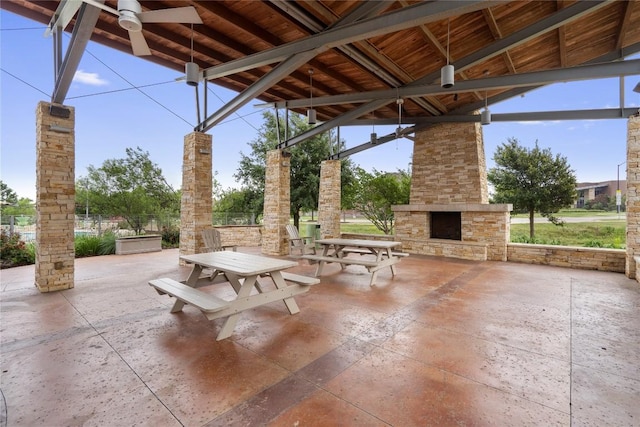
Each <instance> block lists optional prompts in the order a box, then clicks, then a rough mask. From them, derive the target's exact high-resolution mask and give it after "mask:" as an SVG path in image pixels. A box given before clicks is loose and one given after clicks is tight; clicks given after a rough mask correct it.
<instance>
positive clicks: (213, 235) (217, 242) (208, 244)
mask: <svg viewBox="0 0 640 427" xmlns="http://www.w3.org/2000/svg"><path fill="white" fill-rule="evenodd" d="M202 239H203V240H204V246H205V249H206V252H217V251H224V250H227V249H231V250H232V251H234V252H235V251H236V245H223V244H222V239H221V238H220V232H219V231H218V230H216V229H215V228H208V229H206V230H202Z"/></svg>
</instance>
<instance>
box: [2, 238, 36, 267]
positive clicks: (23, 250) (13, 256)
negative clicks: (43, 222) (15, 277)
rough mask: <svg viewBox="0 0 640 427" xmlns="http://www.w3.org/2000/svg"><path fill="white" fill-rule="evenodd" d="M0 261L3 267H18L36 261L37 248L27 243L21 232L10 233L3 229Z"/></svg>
mask: <svg viewBox="0 0 640 427" xmlns="http://www.w3.org/2000/svg"><path fill="white" fill-rule="evenodd" d="M0 261H1V267H2V268H9V267H17V266H19V265H28V264H33V263H35V262H36V255H35V250H34V247H33V245H32V244H27V243H25V242H24V240H22V239H21V238H20V233H8V232H7V231H5V230H2V232H1V234H0Z"/></svg>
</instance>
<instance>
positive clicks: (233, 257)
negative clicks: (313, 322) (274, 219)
mask: <svg viewBox="0 0 640 427" xmlns="http://www.w3.org/2000/svg"><path fill="white" fill-rule="evenodd" d="M180 258H181V259H182V260H184V261H185V262H187V263H191V264H193V269H192V270H191V273H190V274H189V277H188V278H187V280H186V281H184V282H179V281H176V280H173V279H170V278H161V279H155V280H151V281H149V285H150V286H152V287H154V288H155V289H156V291H158V293H159V294H161V295H162V294H168V295H171V296H173V297H175V298H176V301H175V303H174V304H173V308H172V309H171V313H176V312H179V311H182V309H183V307H184V305H185V304H189V305H192V306H194V307H196V308H198V309H199V310H200V311H202V313H203V314H204V315H205V316H206V317H207V319H209V320H213V319H218V318H222V317H227V320H226V321H225V323H224V325H223V327H222V329H221V330H220V332H219V333H218V336H217V338H216V340H218V341H219V340H222V339H225V338H228V337H229V336H231V334H232V332H233V329H234V328H235V325H236V323H237V322H238V319H239V316H240V313H241V312H243V311H245V310H249V309H251V308H255V307H258V306H261V305H264V304H268V303H271V302H274V301H279V300H281V301H283V302H284V304H285V306H286V307H287V309H288V310H289V313H290V314H296V313H298V312H300V309H299V308H298V305H297V304H296V301H295V300H294V299H293V297H294V296H295V295H298V294H301V293H303V292H307V291H308V290H309V286H310V285H314V284H317V283H319V282H320V280H319V279H316V278H313V277H308V276H302V275H298V274H293V273H289V272H285V271H283V270H285V269H287V268H291V267H295V266H297V265H298V263H297V262H295V261H290V260H285V259H278V258H268V257H264V256H261V255H254V254H247V253H242V252H230V251H219V252H208V253H202V254H195V255H182V256H180ZM205 269H211V270H212V271H213V272H214V274H212V275H211V276H210V277H213V278H215V280H209V279H205V281H204V283H205V284H207V281H208V284H216V283H220V282H221V281H224V282H226V281H228V282H229V283H230V284H231V286H232V287H233V289H234V290H235V292H236V295H237V296H236V298H235V299H233V300H230V301H227V300H224V299H222V298H219V297H217V296H215V295H213V294H211V293H209V292H205V291H203V290H200V289H197V288H196V287H197V286H200V285H202V283H203V279H202V277H201V275H202V272H203V270H205ZM259 277H269V278H270V279H271V281H272V282H273V284H274V285H275V289H274V290H265V289H264V288H263V286H262V285H261V284H260V283H259V282H258V278H259ZM254 288H255V289H256V291H257V292H254V293H252V290H253V289H254Z"/></svg>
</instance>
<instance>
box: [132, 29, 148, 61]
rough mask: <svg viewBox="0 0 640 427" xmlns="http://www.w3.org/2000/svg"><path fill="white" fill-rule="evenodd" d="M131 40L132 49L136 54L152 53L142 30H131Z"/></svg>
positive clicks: (145, 54)
mask: <svg viewBox="0 0 640 427" xmlns="http://www.w3.org/2000/svg"><path fill="white" fill-rule="evenodd" d="M129 40H131V49H132V50H133V54H134V55H135V56H147V55H151V50H150V49H149V45H148V44H147V41H146V40H145V38H144V35H143V34H142V31H129Z"/></svg>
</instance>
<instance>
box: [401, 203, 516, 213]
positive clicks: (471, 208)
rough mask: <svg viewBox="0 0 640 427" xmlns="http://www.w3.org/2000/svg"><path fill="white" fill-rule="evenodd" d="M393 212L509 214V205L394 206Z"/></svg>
mask: <svg viewBox="0 0 640 427" xmlns="http://www.w3.org/2000/svg"><path fill="white" fill-rule="evenodd" d="M391 209H392V210H393V211H394V212H511V211H512V210H513V205H511V204H489V203H444V204H413V205H395V206H392V207H391Z"/></svg>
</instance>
